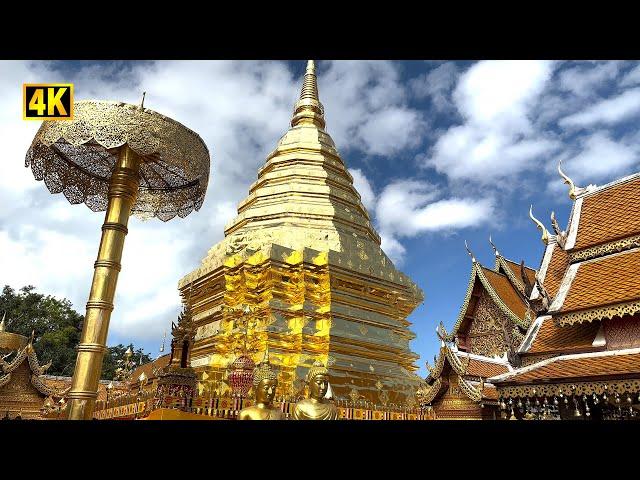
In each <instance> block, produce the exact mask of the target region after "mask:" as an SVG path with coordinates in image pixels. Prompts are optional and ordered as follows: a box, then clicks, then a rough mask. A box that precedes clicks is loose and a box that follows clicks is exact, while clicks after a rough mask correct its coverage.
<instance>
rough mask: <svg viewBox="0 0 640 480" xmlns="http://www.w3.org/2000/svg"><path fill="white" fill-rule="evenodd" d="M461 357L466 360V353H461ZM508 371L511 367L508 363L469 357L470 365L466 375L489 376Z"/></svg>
mask: <svg viewBox="0 0 640 480" xmlns="http://www.w3.org/2000/svg"><path fill="white" fill-rule="evenodd" d="M460 358H461V359H462V361H465V360H464V355H460ZM508 371H509V368H508V367H507V366H506V365H501V364H499V363H495V362H485V361H482V360H478V359H475V358H471V359H469V366H468V367H467V371H466V373H465V376H470V377H482V378H489V377H493V376H495V375H501V374H503V373H507V372H508Z"/></svg>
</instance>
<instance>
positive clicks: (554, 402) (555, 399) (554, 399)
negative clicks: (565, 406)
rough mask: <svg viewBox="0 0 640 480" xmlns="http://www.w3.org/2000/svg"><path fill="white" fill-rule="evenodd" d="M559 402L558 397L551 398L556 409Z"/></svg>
mask: <svg viewBox="0 0 640 480" xmlns="http://www.w3.org/2000/svg"><path fill="white" fill-rule="evenodd" d="M559 403H560V402H559V401H558V397H553V404H554V405H555V406H556V407H557V406H558V404H559Z"/></svg>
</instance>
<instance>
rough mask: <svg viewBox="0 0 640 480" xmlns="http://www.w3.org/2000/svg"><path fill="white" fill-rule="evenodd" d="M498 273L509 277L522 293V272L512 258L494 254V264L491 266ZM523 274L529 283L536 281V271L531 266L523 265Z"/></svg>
mask: <svg viewBox="0 0 640 480" xmlns="http://www.w3.org/2000/svg"><path fill="white" fill-rule="evenodd" d="M493 269H494V270H495V271H496V272H498V273H504V274H505V275H507V277H509V280H510V281H511V283H512V284H513V285H514V286H516V287H518V290H519V291H520V292H521V293H524V283H523V279H522V274H521V271H520V264H519V263H517V262H514V261H513V260H509V259H507V258H504V257H503V256H502V255H496V264H495V266H494V268H493ZM524 271H525V275H526V276H527V279H528V280H529V283H530V284H531V285H533V284H534V283H535V281H536V271H535V269H533V268H531V267H527V266H526V265H525V266H524Z"/></svg>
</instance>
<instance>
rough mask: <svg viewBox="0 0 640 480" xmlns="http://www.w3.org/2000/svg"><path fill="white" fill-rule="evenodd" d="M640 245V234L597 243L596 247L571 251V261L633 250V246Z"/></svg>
mask: <svg viewBox="0 0 640 480" xmlns="http://www.w3.org/2000/svg"><path fill="white" fill-rule="evenodd" d="M636 247H640V235H635V236H633V237H628V238H623V239H621V240H616V241H614V242H609V243H604V244H602V245H596V246H595V247H589V248H585V249H583V250H578V251H574V252H570V253H569V261H570V262H571V263H574V262H582V261H584V260H589V259H591V258H596V257H602V256H604V255H608V254H610V253H618V252H623V251H625V250H631V249H632V248H636Z"/></svg>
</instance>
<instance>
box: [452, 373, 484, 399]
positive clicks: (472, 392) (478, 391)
mask: <svg viewBox="0 0 640 480" xmlns="http://www.w3.org/2000/svg"><path fill="white" fill-rule="evenodd" d="M458 386H459V387H460V390H461V391H462V393H464V394H465V395H466V396H467V397H469V400H471V401H472V402H480V401H482V391H483V390H484V383H483V382H482V381H481V382H480V385H479V387H480V388H475V387H474V386H473V385H471V384H470V383H468V382H467V381H466V380H465V379H464V378H462V375H458Z"/></svg>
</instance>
